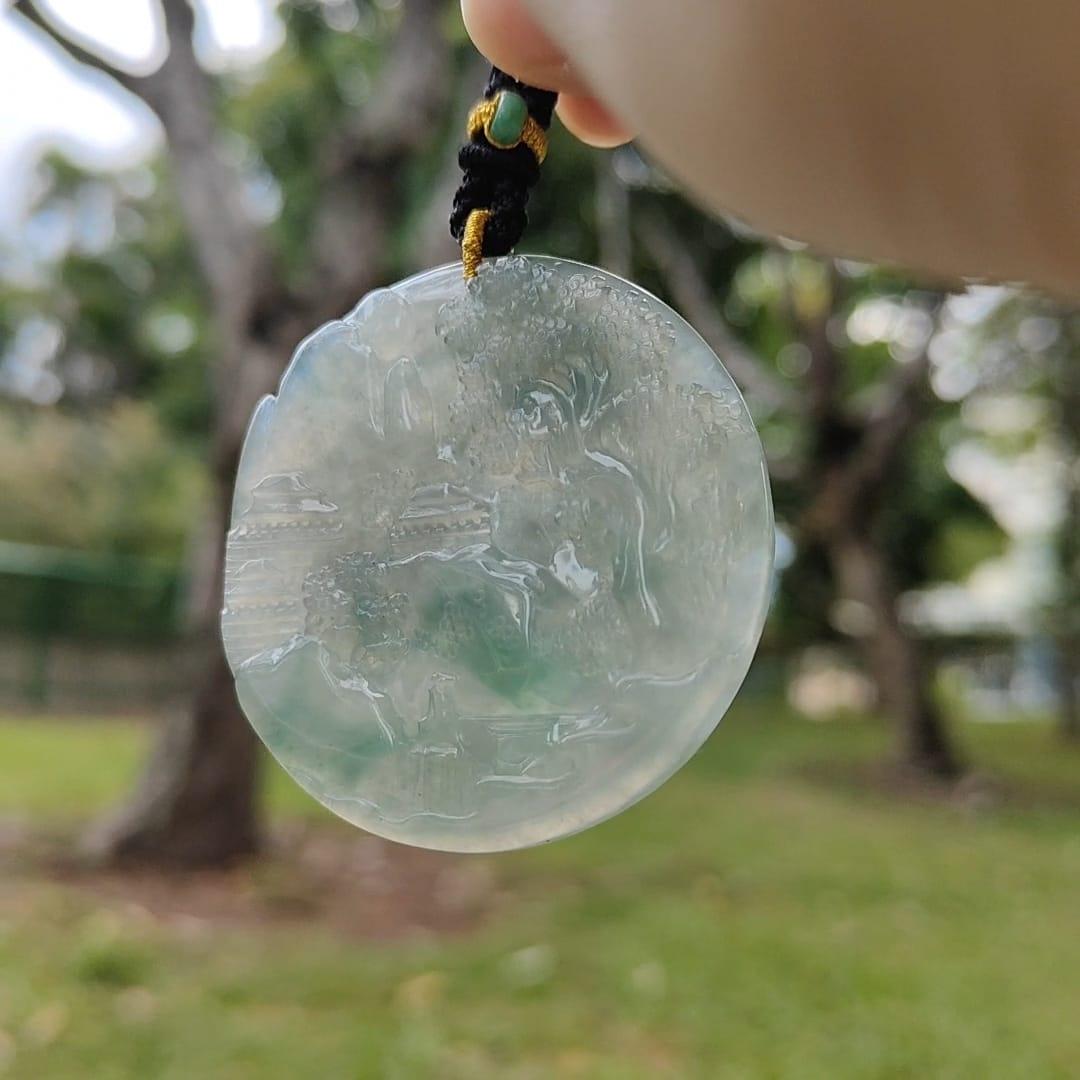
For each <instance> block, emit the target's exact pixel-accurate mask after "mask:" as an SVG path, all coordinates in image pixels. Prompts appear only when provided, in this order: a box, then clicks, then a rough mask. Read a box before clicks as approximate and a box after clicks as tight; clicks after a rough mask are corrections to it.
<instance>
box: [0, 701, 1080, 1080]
mask: <svg viewBox="0 0 1080 1080" xmlns="http://www.w3.org/2000/svg"><path fill="white" fill-rule="evenodd" d="M142 738H143V735H142V732H141V729H140V728H138V727H136V726H134V725H132V726H128V727H124V726H121V725H116V724H112V723H103V724H100V725H99V724H89V725H88V724H86V723H85V722H80V723H78V724H63V723H58V722H42V721H9V722H4V723H0V806H2V807H4V808H5V809H6V810H8V811H9V812H16V813H18V812H28V811H31V810H32V811H33V812H35V813H37V814H43V815H48V816H49V817H51V818H52V819H53V820H55V821H60V820H62V819H64V818H68V819H72V820H73V819H75V818H79V819H81V818H82V817H83V816H84V815H85V814H87V813H88V812H89V811H91V810H92V809H95V808H97V807H98V806H100V805H103V804H105V803H107V802H108V801H110V800H111V799H112V798H115V796H116V795H118V794H119V793H120V791H121V790H123V787H124V785H125V784H126V782H127V779H128V777H127V773H128V770H130V769H132V768H134V764H135V761H136V758H137V750H138V747H137V746H136V745H135V744H136V743H141V741H142ZM885 738H886V734H885V732H883V731H882V730H880V729H879V728H878V727H877V726H876V725H875V724H873V723H870V722H867V721H866V720H853V721H850V722H845V723H834V724H817V725H814V724H809V723H807V722H804V721H798V720H794V719H793V718H791V717H790V716H789V715H788V714H787V712H786V710H785V709H784V708H783V707H782V706H780V705H777V704H776V703H774V702H771V701H769V700H764V701H761V700H759V701H758V702H756V703H751V702H747V701H745V700H743V701H742V702H741V703H740V704H739V705H737V706H736V708H735V710H734V711H733V713H732V715H731V717H730V718H729V722H727V723H726V724H725V726H724V727H723V728H722V729H721V731H720V732H718V733H717V735H716V736H715V737H714V738H713V739H712V740H711V741H710V743H709V745H708V746H707V747H706V748H705V750H704V751H703V752H702V754H701V755H699V757H698V758H696V759H695V761H694V762H693V763H691V765H690V766H688V767H687V768H686V769H685V770H684V771H683V772H682V773H680V774H679V776H678V777H676V778H675V779H674V780H672V781H671V782H670V783H669V784H667V785H666V786H665V787H664V788H663V789H662V790H661V791H660V792H658V793H657V794H656V795H654V796H652V797H651V798H649V799H648V800H646V801H645V802H644V803H643V804H641V805H640V806H638V807H635V808H634V809H632V810H631V811H629V812H627V813H626V814H623V815H621V816H620V817H618V818H616V819H615V820H613V821H611V822H609V823H607V824H606V825H603V826H601V827H599V828H597V829H593V830H590V831H589V832H588V833H585V834H583V835H581V836H579V837H575V838H573V839H570V840H566V841H561V842H559V843H557V844H553V845H549V846H546V847H543V848H538V849H534V850H532V851H527V852H521V853H518V854H514V855H509V856H500V857H495V858H490V859H485V860H481V861H477V860H476V859H464V860H460V861H456V860H455V861H441V862H440V865H444V866H445V869H446V873H447V874H448V878H447V880H449V879H450V878H451V877H453V876H454V875H455V874H457V873H459V872H460V873H464V872H466V871H468V870H470V869H473V870H476V871H477V872H479V873H481V874H490V875H491V876H492V879H493V880H492V882H491V886H490V888H491V890H492V894H493V895H495V894H497V896H498V902H497V904H496V906H495V909H494V912H493V914H492V915H491V916H490V918H489V919H488V920H486V921H485V922H483V923H482V924H481V925H480V926H479V927H478V928H477V929H475V930H473V931H470V932H468V933H464V934H455V935H451V936H446V937H433V936H431V935H424V936H415V937H409V938H406V939H404V940H397V941H394V940H391V941H378V942H368V941H366V940H364V939H363V938H359V939H356V938H350V939H344V940H343V939H341V938H339V937H335V936H334V935H333V934H332V933H331V931H329V930H328V929H326V928H324V927H321V926H318V925H315V924H314V923H313V921H312V919H311V918H310V915H309V914H307V913H306V908H305V906H304V905H306V904H308V903H310V897H308V896H307V894H306V893H304V892H303V890H302V888H301V884H300V883H295V884H294V885H292V886H291V887H289V888H288V889H287V895H286V896H285V898H284V900H282V898H281V896H280V892H281V889H282V886H281V885H279V884H278V883H276V882H275V880H274V877H273V875H274V864H273V863H271V864H269V865H268V866H267V867H266V869H265V870H260V871H258V872H257V873H255V874H254V875H251V874H248V873H246V872H245V871H243V870H237V871H234V872H232V874H231V875H228V877H229V879H230V880H232V881H233V882H234V883H235V885H236V887H237V889H238V890H239V891H240V895H249V894H250V890H251V889H252V888H256V887H262V886H263V885H265V887H266V888H267V889H268V890H269V893H268V895H267V897H266V903H267V905H269V906H268V911H269V912H272V913H273V915H274V917H273V918H272V919H270V918H268V919H266V920H264V921H259V922H246V923H244V924H241V925H236V924H232V923H228V924H214V923H212V922H206V921H203V920H195V919H191V918H186V919H171V918H162V919H155V918H153V917H151V916H149V915H148V914H147V913H146V912H145V911H144V910H142V909H141V908H137V907H136V908H133V907H132V905H131V904H129V903H125V902H124V900H123V899H121V898H119V897H117V898H116V899H111V898H100V897H99V896H97V895H96V894H94V893H91V892H85V891H84V892H80V891H79V890H77V889H72V888H71V887H70V886H65V885H63V884H60V883H56V882H51V881H47V880H44V879H43V878H42V877H40V876H34V875H33V873H31V872H30V871H21V872H16V873H15V874H14V875H10V876H9V877H8V878H7V879H6V880H8V881H9V882H10V885H11V891H10V892H9V894H8V896H9V898H10V902H9V903H6V904H5V908H4V924H3V933H0V972H2V973H3V974H2V976H0V977H2V979H3V985H4V995H3V998H2V999H0V1031H4V1032H5V1033H6V1034H7V1036H8V1043H2V1042H0V1045H8V1044H10V1047H11V1048H13V1052H14V1057H13V1058H12V1059H11V1060H12V1066H13V1070H14V1071H13V1075H16V1076H22V1075H26V1076H34V1077H36V1078H40V1080H52V1078H56V1080H60V1078H66V1077H69V1076H79V1075H85V1074H86V1072H87V1070H88V1069H89V1070H91V1071H92V1072H93V1075H94V1076H95V1077H104V1078H106V1080H111V1078H116V1080H121V1078H127V1077H146V1076H153V1077H159V1078H162V1080H172V1078H180V1077H184V1078H186V1077H191V1076H207V1077H210V1076H229V1077H238V1078H240V1077H252V1078H254V1077H259V1078H260V1080H272V1078H276V1077H294V1076H298V1075H308V1074H313V1075H319V1076H327V1077H350V1078H358V1080H359V1078H368V1077H371V1078H373V1080H374V1078H380V1080H381V1078H383V1077H401V1078H403V1080H404V1078H411V1077H426V1076H438V1077H446V1078H448V1080H450V1078H455V1077H462V1078H464V1077H468V1078H469V1080H483V1078H486V1077H498V1078H500V1080H502V1078H507V1077H510V1078H513V1077H521V1078H524V1077H529V1076H544V1077H547V1076H553V1077H558V1076H567V1077H570V1076H578V1077H586V1078H613V1080H614V1078H618V1080H631V1078H636V1077H642V1078H644V1077H649V1078H652V1077H656V1076H665V1075H669V1076H677V1077H680V1078H681V1077H688V1078H692V1077H701V1078H703V1080H704V1078H708V1080H714V1078H726V1077H731V1078H735V1077H759V1076H760V1077H766V1076H776V1077H789V1076H790V1077H822V1078H825V1077H828V1078H829V1080H834V1078H841V1080H842V1078H848V1077H851V1078H864V1077H908V1076H935V1077H937V1076H957V1077H961V1076H963V1077H967V1076H979V1077H988V1078H997V1077H1000V1078H1002V1080H1004V1078H1012V1077H1015V1076H1033V1077H1034V1076H1037V1077H1061V1078H1063V1080H1064V1078H1066V1077H1070V1076H1073V1075H1076V1073H1077V1072H1078V1071H1080V1035H1078V1033H1077V1030H1076V1025H1075V1024H1074V1023H1073V1022H1072V1020H1073V1017H1074V1016H1075V1015H1076V1013H1077V1011H1078V1010H1080V981H1078V980H1077V978H1076V977H1075V976H1074V974H1073V973H1074V972H1075V971H1076V970H1077V969H1078V968H1080V922H1078V919H1080V914H1078V912H1077V908H1076V904H1075V896H1076V894H1077V890H1078V889H1080V858H1078V857H1077V850H1076V842H1075V815H1076V811H1077V803H1076V797H1075V783H1074V777H1075V771H1076V767H1077V764H1078V762H1077V760H1076V756H1075V754H1066V753H1063V752H1062V751H1061V749H1060V748H1059V747H1058V746H1057V745H1056V744H1055V743H1054V741H1053V740H1052V739H1051V737H1050V734H1049V732H1048V731H1047V730H1046V729H1045V728H1044V727H1042V726H1039V725H1032V724H1027V725H1019V724H1001V725H992V726H991V725H972V726H970V728H967V729H965V731H964V741H965V743H966V744H967V745H969V746H970V747H971V750H972V753H973V755H974V756H975V759H976V762H977V764H979V765H981V766H982V767H984V768H986V767H989V768H993V769H994V770H995V771H996V772H997V773H998V774H999V775H1000V776H1001V777H1002V778H1003V782H1005V783H1007V784H1008V785H1009V789H1010V791H1011V793H1012V794H1011V797H1010V798H1009V799H1008V800H1007V801H1005V802H1004V803H1003V804H1002V805H1001V806H999V807H997V808H994V807H993V806H992V805H991V806H985V805H984V806H982V808H981V809H980V808H979V805H980V804H976V803H975V802H972V803H970V804H967V803H962V802H958V803H954V802H945V801H937V800H935V799H934V798H932V797H928V798H926V799H924V800H923V799H919V798H915V799H914V800H913V801H905V800H903V799H900V800H898V798H897V796H896V793H895V792H891V791H887V790H885V789H882V788H876V787H870V788H866V787H863V786H860V784H859V783H857V782H856V781H857V778H858V777H859V776H863V775H864V773H862V772H861V771H860V769H861V764H860V763H862V762H864V761H865V760H866V759H867V758H868V757H875V756H876V755H878V754H879V753H880V751H881V749H882V745H883V742H884V740H885ZM822 761H828V762H830V763H831V764H830V765H829V767H828V768H829V771H828V772H823V770H822V766H821V764H820V763H821V762H822ZM118 762H122V764H118ZM95 776H101V777H109V781H108V783H104V782H100V783H98V785H97V788H96V790H95V792H90V790H89V789H88V787H87V783H88V781H87V778H88V777H90V778H92V777H95ZM69 780H70V781H71V786H69V785H68V783H67V781H69ZM271 796H272V798H271V802H272V805H273V806H274V808H275V812H276V814H277V815H278V816H279V820H280V818H281V816H282V815H288V816H291V815H293V814H294V813H295V812H297V811H300V812H302V813H304V814H305V815H309V816H312V817H314V818H315V819H316V820H317V822H318V824H317V826H316V824H315V823H313V824H312V826H311V827H312V828H316V829H317V832H316V836H318V835H330V833H335V832H336V830H338V829H344V828H345V827H344V826H341V825H338V824H336V823H334V822H333V821H332V820H331V819H329V818H328V816H327V815H326V814H325V813H324V812H323V811H321V810H319V808H318V807H317V806H315V804H314V803H312V802H311V801H310V800H307V799H306V798H305V797H304V796H303V795H302V794H300V793H299V792H298V791H297V789H295V787H294V786H293V785H291V784H288V782H287V781H283V780H282V778H281V777H280V775H279V774H277V773H276V772H275V773H274V774H273V776H272V777H271ZM324 829H325V830H328V832H327V833H326V834H323V833H322V830H324ZM313 839H314V837H313ZM376 848H377V849H378V850H379V851H384V850H385V849H383V848H381V847H379V846H378V845H377V844H375V845H374V847H373V848H372V849H371V850H375V849H376ZM432 858H433V859H437V858H438V857H437V856H433V857H432ZM380 865H383V864H380ZM389 865H394V863H393V862H392V861H391V862H390V863H389ZM409 865H410V866H413V865H419V862H417V863H409ZM357 873H358V888H359V887H362V885H361V884H360V883H361V882H362V880H363V875H362V872H361V871H359V870H358V871H357ZM375 873H376V880H374V882H373V884H372V886H371V888H372V889H373V890H374V889H377V888H385V887H387V886H389V885H390V884H391V883H392V882H393V881H396V880H398V878H397V877H395V876H393V875H391V874H390V873H389V872H387V871H376V872H375ZM380 895H381V894H380ZM282 905H284V907H283V906H282ZM286 909H287V910H290V911H293V912H294V914H293V915H292V917H291V920H290V921H287V922H283V921H281V916H282V912H283V910H286ZM50 1019H52V1020H54V1021H56V1022H54V1023H52V1024H51V1025H50V1024H49V1023H47V1022H46V1021H48V1020H50Z"/></svg>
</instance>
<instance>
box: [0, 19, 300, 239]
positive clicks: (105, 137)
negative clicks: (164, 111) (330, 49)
mask: <svg viewBox="0 0 1080 1080" xmlns="http://www.w3.org/2000/svg"><path fill="white" fill-rule="evenodd" d="M37 7H38V9H39V11H41V12H42V13H43V14H45V15H46V16H47V17H48V18H49V19H50V20H51V21H52V22H54V23H56V24H57V25H61V26H63V27H64V28H65V30H66V31H68V32H70V36H71V37H72V39H73V40H77V41H78V42H79V43H80V44H82V45H84V46H86V47H88V48H91V49H93V50H94V51H96V52H99V53H101V54H102V55H103V56H106V57H107V58H108V59H109V60H110V61H112V62H114V63H116V64H117V66H122V67H124V68H126V69H128V70H130V71H133V72H136V73H138V72H145V71H148V70H153V68H154V67H156V66H157V65H158V64H159V63H160V62H161V60H162V58H163V56H164V54H165V41H164V34H163V33H162V28H161V21H162V20H161V11H160V8H159V7H158V4H157V3H156V0H37ZM274 8H275V0H198V2H197V4H196V9H197V15H198V18H197V25H196V45H197V47H198V49H199V54H200V56H201V58H202V60H203V62H204V63H206V64H207V66H208V67H211V68H214V69H218V70H220V69H223V68H242V67H245V66H248V65H251V64H254V63H257V62H258V61H260V60H262V59H263V58H265V57H266V56H267V55H268V54H269V53H270V52H272V51H273V50H274V49H275V48H276V47H277V46H278V44H279V43H280V41H281V34H282V30H281V25H280V23H279V21H278V19H277V17H276V14H275V11H274ZM159 137H160V136H159V132H158V126H157V121H156V120H155V118H154V117H153V115H152V114H151V113H150V111H149V110H148V109H147V108H146V107H145V106H143V105H142V103H141V102H139V101H138V100H137V99H135V98H134V97H132V96H131V95H130V94H127V93H125V92H124V91H123V90H121V89H120V88H119V87H118V86H117V84H116V83H114V82H112V81H111V80H109V79H108V78H107V77H104V76H101V75H99V73H97V72H94V71H92V70H90V69H88V68H86V67H84V66H82V65H79V64H76V63H73V62H72V61H71V60H70V58H68V57H65V56H64V54H63V53H62V52H61V50H60V49H59V48H58V47H57V46H56V45H55V44H53V43H52V42H51V41H50V40H49V38H48V36H47V35H46V34H44V33H43V32H41V31H40V30H38V29H37V28H36V27H34V26H32V25H31V24H30V23H29V22H27V20H25V19H23V18H21V17H20V16H18V15H16V14H14V13H13V12H11V11H10V10H8V6H7V2H6V0H0V233H7V234H11V233H12V232H14V230H15V228H16V226H17V225H18V222H19V220H20V218H21V215H22V213H23V211H24V209H25V207H26V204H27V200H28V199H29V198H30V196H31V193H32V190H33V175H34V165H35V163H36V161H37V160H38V158H39V157H40V155H41V154H42V153H43V152H47V151H48V150H51V149H59V150H61V151H63V152H64V153H65V154H66V155H67V156H68V157H70V158H71V159H72V160H73V161H74V162H75V163H76V164H78V165H80V166H82V167H83V168H88V169H114V168H123V167H126V166H131V165H136V164H138V163H139V162H140V161H141V160H143V159H145V158H146V157H147V155H148V154H150V153H151V152H152V151H153V150H154V148H155V146H156V144H157V141H158V139H159Z"/></svg>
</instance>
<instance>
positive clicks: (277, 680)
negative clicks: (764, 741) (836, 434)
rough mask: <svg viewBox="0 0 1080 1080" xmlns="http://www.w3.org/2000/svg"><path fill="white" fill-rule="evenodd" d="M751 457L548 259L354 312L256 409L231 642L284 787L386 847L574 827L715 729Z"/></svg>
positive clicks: (228, 604) (737, 590)
mask: <svg viewBox="0 0 1080 1080" xmlns="http://www.w3.org/2000/svg"><path fill="white" fill-rule="evenodd" d="M773 539H774V538H773V520H772V506H771V502H770V498H769V487H768V480H767V478H766V474H765V469H764V464H763V459H762V452H761V444H760V442H759V441H758V436H757V433H756V432H755V430H754V427H753V425H752V423H751V421H750V417H749V415H748V413H747V410H746V405H745V404H744V402H743V400H742V397H741V396H740V394H739V391H738V390H737V389H736V387H735V384H734V383H733V382H732V380H731V377H730V376H729V375H728V373H727V372H726V371H725V370H724V368H723V366H722V365H721V364H720V362H719V360H718V359H717V358H716V356H715V354H714V353H713V352H712V351H711V350H710V349H709V347H708V346H707V345H706V344H705V343H704V342H703V341H702V340H701V338H700V337H699V336H698V335H697V334H696V333H695V332H694V331H693V330H692V329H691V327H690V326H688V325H687V323H686V322H684V321H683V320H682V319H681V318H680V317H679V316H678V315H676V314H675V312H673V311H672V310H671V309H670V308H668V307H667V306H665V305H664V304H662V303H661V302H660V301H659V300H657V299H656V298H655V297H653V296H650V295H649V294H648V293H646V292H644V291H642V290H641V289H639V288H637V287H636V286H634V285H631V284H628V283H627V282H625V281H623V280H621V279H619V278H616V277H613V276H612V275H610V274H606V273H604V272H603V271H600V270H596V269H593V268H592V267H587V266H582V265H581V264H578V263H573V262H567V261H565V260H561V259H551V258H537V257H533V256H528V257H521V256H517V257H510V258H505V259H500V260H497V261H495V262H490V263H485V264H484V265H483V266H482V267H481V269H480V274H479V276H478V277H477V278H475V279H474V280H473V281H472V282H470V283H469V284H466V283H465V282H463V280H462V275H461V267H460V265H453V266H446V267H442V268H441V269H438V270H432V271H430V272H428V273H425V274H421V275H420V276H418V277H413V278H409V279H408V280H407V281H403V282H401V283H400V284H398V285H395V286H394V287H393V288H390V289H385V290H380V291H378V292H373V293H371V294H370V295H368V296H366V297H365V298H364V299H363V300H362V301H361V302H360V304H359V305H358V306H357V307H356V309H355V310H354V311H353V312H352V313H351V314H349V315H348V316H346V317H345V318H344V319H342V320H341V321H340V322H333V323H330V324H328V325H326V326H324V327H322V329H320V330H318V331H317V332H315V333H314V334H312V335H311V336H310V337H309V338H307V340H306V341H304V342H303V343H302V344H301V345H300V347H299V349H298V350H297V352H296V355H295V356H294V357H293V360H292V363H291V364H290V365H289V368H288V371H287V372H286V373H285V376H284V377H283V379H282V380H281V386H280V388H279V391H278V394H277V396H276V397H268V398H265V399H264V400H263V401H262V403H261V404H260V405H259V407H258V409H257V411H256V413H255V416H254V419H253V420H252V422H251V429H250V431H249V432H248V436H247V441H246V443H245V445H244V451H243V457H242V460H241V463H240V470H239V476H238V480H237V487H236V496H235V501H234V503H233V515H232V527H231V529H230V532H229V537H228V551H227V559H226V574H225V609H224V612H223V616H222V630H223V634H224V641H225V648H226V651H227V653H228V658H229V663H230V665H231V666H232V669H233V672H234V674H235V676H236V686H237V691H238V693H239V696H240V701H241V703H242V705H243V707H244V710H245V712H246V713H247V715H248V717H249V718H250V720H251V723H252V724H253V725H254V727H255V729H256V730H257V731H258V733H259V735H260V736H261V737H262V739H263V740H264V741H265V743H266V745H267V746H268V747H269V748H270V750H271V751H272V752H273V754H274V756H275V757H276V758H277V759H278V761H280V762H281V764H282V765H283V766H284V767H285V769H286V770H287V771H288V772H289V773H290V774H291V775H292V776H293V777H294V778H295V779H296V781H297V782H298V783H299V784H300V785H301V786H303V787H304V788H305V789H306V790H307V791H309V792H310V793H311V794H312V795H313V796H314V797H315V798H316V799H318V800H319V801H320V802H321V803H323V804H324V805H325V806H327V807H329V808H330V809H331V810H333V811H334V812H335V813H336V814H339V815H340V816H341V817H343V818H346V819H347V820H349V821H351V822H353V823H355V824H356V825H359V826H361V827H362V828H364V829H368V830H370V831H371V832H374V833H378V834H379V835H381V836H384V837H388V838H389V839H392V840H399V841H402V842H404V843H408V844H417V845H421V846H424V847H431V848H440V849H443V850H451V851H498V850H503V849H507V848H518V847H524V846H526V845H529V844H537V843H541V842H543V841H546V840H553V839H555V838H556V837H559V836H565V835H567V834H568V833H573V832H577V831H578V830H580V829H584V828H586V827H587V826H589V825H594V824H596V823H597V822H599V821H602V820H603V819H605V818H607V817H610V816H611V815H612V814H615V813H618V812H619V811H620V810H623V809H625V808H626V807H627V806H629V805H630V804H631V803H633V802H635V801H636V800H638V799H640V798H641V797H642V796H644V795H646V794H647V793H648V792H650V791H652V790H653V789H654V788H656V787H657V786H658V785H659V784H661V783H662V782H663V781H664V780H665V779H667V777H669V776H670V775H671V774H672V773H673V772H674V771H675V770H676V769H678V768H679V766H680V765H682V764H683V763H684V762H685V761H686V760H687V758H689V757H690V756H691V754H693V753H694V751H695V750H697V748H698V747H699V746H700V745H701V743H702V742H703V741H704V739H705V738H706V737H707V736H708V735H709V733H710V732H711V731H712V729H713V728H714V727H715V726H716V724H717V722H718V720H719V719H720V717H721V716H722V715H723V713H724V711H725V709H727V707H728V705H729V704H730V703H731V700H732V697H733V696H734V694H735V692H736V690H737V689H738V687H739V684H740V683H741V682H742V680H743V677H744V675H745V674H746V670H747V667H748V666H749V664H750V660H751V657H752V655H753V652H754V649H755V646H756V644H757V641H758V637H759V635H760V632H761V627H762V623H763V621H764V617H765V610H766V605H767V601H768V595H769V585H770V577H771V569H772V555H773Z"/></svg>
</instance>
